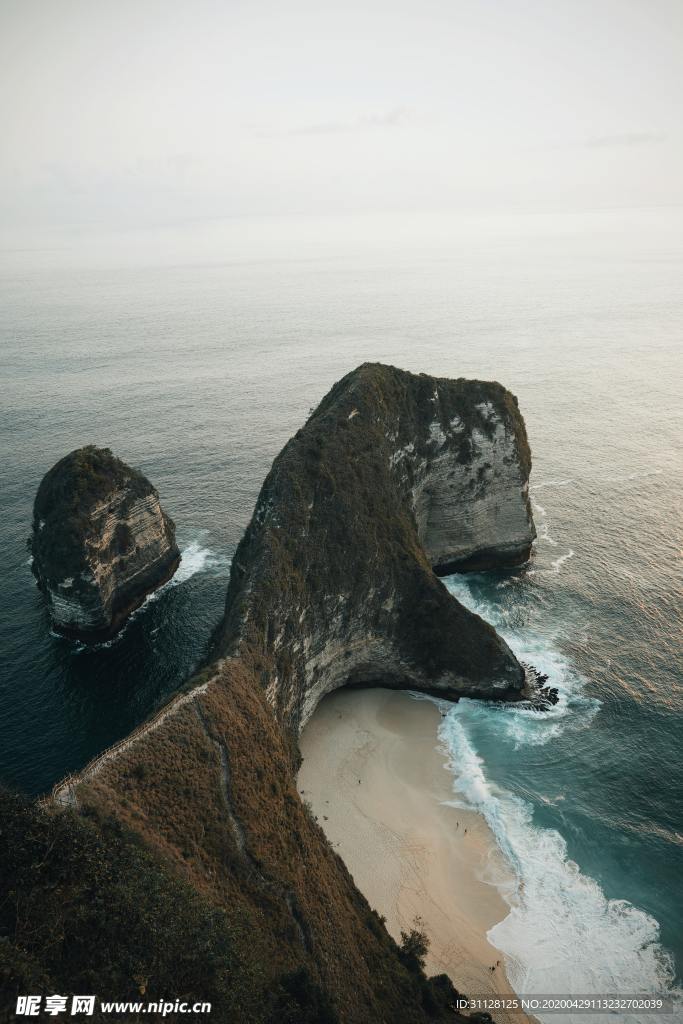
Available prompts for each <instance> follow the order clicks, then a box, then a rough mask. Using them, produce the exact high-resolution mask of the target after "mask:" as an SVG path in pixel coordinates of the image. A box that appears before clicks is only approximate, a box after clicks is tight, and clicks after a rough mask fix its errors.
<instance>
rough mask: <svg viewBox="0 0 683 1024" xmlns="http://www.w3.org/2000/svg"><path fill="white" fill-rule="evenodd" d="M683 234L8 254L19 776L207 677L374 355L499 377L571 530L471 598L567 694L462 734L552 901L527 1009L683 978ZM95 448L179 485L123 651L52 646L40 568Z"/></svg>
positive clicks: (524, 982)
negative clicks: (262, 554)
mask: <svg viewBox="0 0 683 1024" xmlns="http://www.w3.org/2000/svg"><path fill="white" fill-rule="evenodd" d="M682 226H683V213H682V211H680V210H674V211H671V210H655V211H630V212H622V211H606V212H596V213H592V214H581V215H578V214H577V215H571V216H570V215H564V216H552V217H551V216H541V215H534V216H528V217H521V216H520V217H500V218H496V217H487V218H483V217H482V218H474V217H472V218H469V219H468V220H467V221H464V220H463V221H459V220H458V219H457V218H452V219H451V220H450V221H448V222H443V223H442V222H438V223H437V224H436V225H430V227H429V230H427V229H426V228H423V227H420V226H417V227H416V226H415V225H411V226H410V231H409V230H408V229H407V228H405V227H404V226H403V225H399V226H397V225H396V224H390V223H388V221H387V222H386V223H384V222H381V221H380V222H378V223H376V224H374V226H373V225H371V224H369V223H362V224H361V223H358V224H356V225H354V224H352V223H348V224H346V225H345V226H344V229H343V230H341V229H339V230H337V231H336V234H335V231H334V230H333V229H332V228H331V227H330V229H329V231H328V230H327V229H326V230H325V231H322V232H321V231H320V230H316V231H313V229H312V228H311V226H310V225H308V224H306V223H302V224H300V225H298V226H297V225H281V226H280V227H279V228H278V230H277V231H276V232H275V233H274V235H273V237H272V238H270V240H269V238H268V233H267V231H266V230H265V229H264V227H263V225H260V226H259V225H257V226H249V225H245V224H223V225H218V226H216V227H215V228H211V229H209V228H206V227H202V228H201V229H193V230H192V231H191V230H190V229H189V228H188V229H187V232H186V233H185V234H184V233H183V232H181V231H175V232H173V233H166V234H164V233H163V232H161V233H158V234H157V235H155V236H151V235H150V236H149V237H144V238H143V237H136V238H134V239H133V238H131V239H126V238H121V239H118V240H117V241H116V244H114V243H113V242H112V241H111V239H109V240H106V239H105V240H100V241H99V242H98V243H97V244H95V243H94V242H93V241H92V240H89V239H87V238H86V239H84V238H80V239H67V240H64V239H57V238H54V239H52V240H51V241H50V244H49V245H47V244H46V245H45V246H44V247H42V248H40V247H39V248H38V249H32V250H21V251H19V250H16V249H15V250H12V249H5V250H3V251H2V253H0V270H1V271H2V276H1V285H0V287H1V299H0V343H1V346H2V363H3V380H4V385H3V401H2V408H1V411H0V432H1V435H2V453H3V455H2V461H3V473H2V475H3V489H2V497H1V502H2V515H1V516H0V532H1V536H0V544H1V549H2V552H3V587H2V594H1V597H0V657H1V660H2V665H3V672H2V678H1V681H0V777H1V778H2V780H3V781H4V782H5V783H8V784H10V785H13V786H17V787H20V788H22V789H24V790H26V791H27V792H29V793H32V794H35V793H40V792H44V791H45V790H47V789H48V788H49V787H50V786H51V785H52V784H53V783H54V782H55V781H57V780H58V779H59V778H60V777H62V776H63V775H64V774H65V773H67V772H69V771H71V770H74V769H77V768H79V767H81V766H82V765H83V764H84V763H85V762H87V761H88V760H89V759H90V758H91V757H92V756H94V755H95V754H97V753H98V752H99V751H100V750H102V749H103V748H104V747H105V746H107V745H109V744H111V743H112V742H114V741H115V740H117V739H119V738H120V737H121V736H123V735H125V734H126V732H128V731H129V730H130V729H131V728H132V727H133V726H134V725H135V724H136V723H137V722H139V721H140V720H141V719H143V718H144V717H146V716H147V715H148V714H149V712H150V711H151V710H152V709H153V708H154V707H155V706H156V705H157V704H158V703H159V702H160V701H163V700H164V699H165V698H167V697H168V696H169V695H170V694H171V693H172V692H173V690H174V689H175V688H176V687H177V686H178V685H179V684H180V683H182V681H183V680H184V679H185V678H186V677H187V675H188V674H189V673H190V672H191V671H192V670H193V668H194V667H196V666H197V665H198V664H199V663H200V662H201V660H202V659H203V658H204V657H205V656H206V654H207V651H208V646H209V640H210V635H211V631H212V628H213V626H214V625H215V623H216V622H217V620H218V618H219V616H220V614H221V609H222V605H223V601H224V594H225V589H226V584H227V579H228V575H229V571H230V568H229V567H230V558H231V555H232V553H233V551H234V549H235V546H236V544H237V542H238V540H239V537H240V535H241V532H242V530H243V529H244V527H245V526H246V524H247V522H248V520H249V517H250V515H251V511H252V508H253V504H254V501H255V498H256V495H257V493H258V489H259V487H260V485H261V482H262V480H263V477H264V476H265V474H266V472H267V470H268V468H269V466H270V463H271V461H272V459H273V457H274V456H275V455H276V454H277V452H278V450H279V449H280V447H281V446H282V445H283V444H284V442H285V441H286V440H287V439H288V437H289V436H291V434H292V433H293V432H294V431H295V430H296V429H297V428H298V427H299V426H300V424H301V423H302V421H303V420H304V419H305V418H306V416H307V414H308V411H309V409H310V408H311V407H313V406H315V405H316V404H317V402H318V401H319V400H320V398H321V397H322V396H323V394H324V393H325V392H326V391H327V390H328V388H329V387H330V386H331V384H332V383H333V382H334V381H335V380H336V379H337V378H339V377H340V376H342V375H343V374H344V373H345V372H347V371H348V370H349V369H351V368H353V367H354V366H355V365H357V364H358V363H360V362H363V361H365V360H369V359H372V360H382V361H385V362H391V363H394V364H396V365H399V366H402V367H405V368H407V369H411V370H414V371H425V372H429V373H435V374H439V375H442V376H452V377H456V376H477V377H481V378H485V379H497V380H500V381H501V382H502V383H504V384H505V385H507V386H508V387H509V388H510V389H511V390H513V391H514V392H515V393H516V394H517V396H518V398H519V402H520V407H521V409H522V411H523V413H524V415H525V418H526V422H527V428H528V432H529V437H530V441H531V445H532V450H533V456H534V469H533V475H532V481H531V486H532V490H531V494H532V498H533V504H534V514H535V518H536V523H537V527H538V533H539V539H538V543H537V544H536V546H535V550H534V553H533V557H532V560H531V562H530V564H529V565H528V566H526V567H524V568H522V569H520V570H519V571H515V572H508V573H502V574H496V573H491V574H486V575H476V576H467V577H453V578H451V579H450V580H448V581H447V585H448V586H449V587H450V589H451V590H452V592H453V593H454V594H456V596H457V597H458V598H459V599H460V600H462V601H463V602H464V603H465V604H467V605H468V606H469V607H471V608H473V609H475V610H476V611H477V612H479V613H480V614H481V615H482V616H484V617H485V618H487V619H488V620H489V621H491V622H493V623H494V624H495V625H496V627H497V628H498V629H499V630H500V631H501V632H502V633H503V634H504V636H505V637H506V638H507V639H508V641H509V642H510V644H511V645H512V647H513V648H514V650H515V651H516V652H517V653H518V655H519V656H520V657H522V658H523V659H524V660H528V661H530V662H532V663H533V664H534V665H535V666H537V667H538V668H540V669H542V670H543V671H545V672H547V673H548V675H549V677H550V682H551V684H552V685H553V686H557V687H558V688H559V690H560V693H561V700H560V703H559V704H558V706H557V707H556V708H555V709H554V710H553V711H552V712H551V713H550V714H548V715H544V716H538V715H534V714H533V713H525V712H522V711H518V710H515V709H509V708H494V707H491V706H488V705H484V704H480V703H477V702H471V701H463V702H461V703H460V704H459V705H458V706H457V707H455V708H454V709H453V710H451V711H450V712H449V714H448V716H447V717H446V718H445V719H444V720H443V725H442V731H441V739H442V741H443V742H444V743H445V744H446V745H447V747H448V750H449V752H450V757H451V762H452V771H453V777H454V800H456V801H462V802H465V803H467V804H469V805H471V806H475V807H477V808H478V809H479V810H480V811H481V812H482V813H483V814H485V816H486V817H487V819H488V820H489V823H490V824H491V826H492V828H493V830H494V832H495V834H496V837H497V840H498V842H499V844H500V845H501V848H502V850H503V852H504V853H505V855H506V856H507V858H508V859H509V861H510V863H511V864H512V866H513V868H514V870H515V872H516V875H517V877H518V879H519V884H520V886H521V889H520V891H521V893H522V895H523V899H522V900H521V901H520V900H518V903H517V905H516V906H515V907H513V909H512V910H511V913H510V915H509V916H508V917H507V918H506V920H505V921H503V922H501V923H500V924H499V925H498V926H496V928H494V930H493V935H492V939H493V941H494V942H495V943H496V944H497V945H498V946H499V948H501V949H503V950H504V951H505V954H506V957H507V960H508V963H509V966H510V974H511V978H512V981H513V984H515V985H516V986H517V987H518V989H519V990H524V991H527V992H529V991H539V992H540V991H543V992H546V993H552V992H564V991H582V992H589V991H594V992H613V991H624V990H628V991H643V992H647V991H650V990H652V989H653V988H659V987H661V986H662V985H676V984H680V974H681V969H682V967H683V893H682V888H683V886H682V879H683V765H682V763H681V746H682V744H681V741H682V739H683V729H682V722H683V690H682V688H681V660H680V659H681V632H682V630H681V600H680V598H681V587H680V584H681V565H682V560H681V556H682V554H683V552H682V551H681V540H680V536H677V532H676V531H677V530H678V528H679V525H680V511H681V498H682V497H683V474H682V473H681V468H682V467H681V449H680V439H681V409H682V403H681V381H682V380H683V365H682V363H683V359H682V356H681V353H682V351H683V344H682V343H683V287H682V285H683V231H681V227H682ZM85 443H95V444H99V445H109V446H110V447H111V448H112V449H113V450H114V451H115V452H116V453H117V454H118V455H120V456H121V457H122V458H124V459H125V460H126V461H128V462H131V463H132V464H133V465H136V466H139V467H140V468H141V469H142V470H143V471H144V472H145V473H146V474H148V475H149V477H150V478H151V479H152V481H153V482H154V483H155V485H156V486H157V487H158V489H159V491H160V494H161V497H162V501H163V504H164V506H165V508H166V509H167V510H168V512H169V513H170V514H171V516H172V517H173V518H174V519H175V521H176V523H177V527H178V537H179V541H180V545H181V548H182V550H183V562H182V565H181V569H180V571H179V573H178V575H177V576H176V578H175V579H174V580H173V581H172V582H171V583H170V584H169V585H167V586H166V587H165V588H164V589H163V590H162V591H161V592H159V593H158V594H157V595H155V596H154V598H153V599H152V600H150V601H148V603H147V604H146V605H145V606H144V607H143V608H142V609H140V611H139V612H138V613H136V615H135V616H134V618H133V619H132V621H131V622H130V623H129V624H128V626H127V628H126V629H125V630H124V632H123V633H122V634H120V636H119V637H117V638H116V639H115V641H113V642H111V643H110V644H108V645H106V646H103V647H100V648H97V649H94V650H91V649H87V650H86V649H83V648H81V647H79V645H77V644H74V643H72V642H69V641H66V640H64V639H60V638H58V637H56V636H54V635H52V634H51V633H50V631H49V626H48V622H47V620H46V616H45V610H44V607H43V604H42V600H41V596H40V594H39V592H38V591H37V589H36V587H35V584H34V581H33V578H32V576H31V573H30V568H29V564H28V561H27V557H28V556H27V551H26V538H27V535H28V532H29V528H30V520H31V505H32V500H33V496H34V494H35V490H36V488H37V486H38V483H39V481H40V479H41V477H42V475H43V473H44V472H45V471H46V470H47V469H48V468H49V467H50V466H51V465H52V464H53V463H54V462H55V461H56V460H57V459H58V458H60V457H61V456H62V455H64V454H65V453H66V452H68V451H70V450H71V449H73V448H75V447H77V446H80V445H82V444H85ZM518 895H519V893H518ZM669 1019H670V1018H669Z"/></svg>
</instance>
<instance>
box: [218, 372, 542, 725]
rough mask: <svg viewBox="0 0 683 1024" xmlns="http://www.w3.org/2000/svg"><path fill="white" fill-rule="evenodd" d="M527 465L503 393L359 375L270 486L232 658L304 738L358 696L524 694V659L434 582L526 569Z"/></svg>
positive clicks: (239, 591) (334, 398) (247, 554)
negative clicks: (318, 719)
mask: <svg viewBox="0 0 683 1024" xmlns="http://www.w3.org/2000/svg"><path fill="white" fill-rule="evenodd" d="M530 468H531V456H530V452H529V446H528V443H527V439H526V431H525V428H524V421H523V419H522V416H521V414H520V412H519V409H518V407H517V402H516V400H515V398H514V397H513V396H512V395H511V394H510V392H509V391H506V389H505V388H503V387H502V386H501V385H500V384H495V383H484V382H481V381H470V380H463V379H460V380H446V379H441V378H435V377H428V376H426V375H422V374H421V375H419V376H416V375H414V374H411V373H407V372H405V371H403V370H398V369H396V368H394V367H391V366H383V365H380V364H365V365H363V366H361V367H359V368H358V369H357V370H354V371H353V372H352V373H350V374H349V375H348V376H347V377H345V378H344V379H343V380H341V381H340V382H339V383H338V384H336V385H335V386H334V387H333V388H332V390H331V392H330V393H329V394H328V395H327V397H326V398H325V399H324V400H323V401H322V402H321V404H320V406H319V407H318V408H317V409H316V410H315V412H314V413H313V415H312V416H311V417H310V419H309V420H308V422H307V423H306V425H305V427H303V428H302V429H301V430H300V431H298V433H297V434H296V436H295V437H294V438H292V440H291V441H290V442H289V444H288V445H286V447H285V448H284V449H283V451H282V452H281V454H280V455H279V456H278V458H277V459H276V460H275V463H274V464H273V468H272V470H271V472H270V473H269V475H268V477H267V478H266V481H265V483H264V485H263V488H262V490H261V494H260V496H259V499H258V502H257V504H256V509H255V511H254V515H253V518H252V521H251V523H250V525H249V527H248V529H247V531H246V534H245V536H244V538H243V540H242V541H241V543H240V545H239V547H238V549H237V552H236V554H235V558H234V561H233V569H232V574H231V579H230V586H229V590H228V597H227V605H226V614H225V620H224V623H223V625H222V627H221V630H220V632H219V638H218V648H219V651H220V653H221V654H222V655H228V656H240V657H246V658H248V659H249V660H250V661H252V662H253V661H254V660H255V659H256V660H258V663H259V672H260V678H261V680H262V685H263V686H264V688H265V690H266V694H267V696H268V699H269V701H270V702H271V704H272V705H273V707H274V708H275V710H276V713H277V715H278V717H279V718H280V719H281V720H283V721H284V722H286V723H287V724H288V725H289V726H290V727H292V728H293V729H294V731H297V730H298V729H300V728H301V727H302V726H303V724H304V723H305V722H306V720H307V719H308V718H309V717H310V715H311V714H312V713H313V710H314V708H315V706H316V704H317V703H318V701H319V700H320V699H321V698H322V697H323V696H324V695H325V694H326V693H329V692H330V691H332V690H334V689H336V688H337V687H339V686H345V685H373V684H374V685H381V686H390V687H403V688H410V689H415V690H423V691H426V692H428V693H432V694H437V695H439V696H443V697H446V698H451V699H453V698H458V697H460V696H472V697H475V696H476V697H490V698H494V699H503V700H515V699H520V698H521V697H522V696H523V695H524V694H525V682H526V675H525V671H524V668H523V666H521V665H520V664H519V662H518V661H517V659H516V658H515V656H514V654H513V653H512V651H511V650H510V648H509V647H508V646H507V644H506V643H505V641H504V640H503V639H502V638H501V637H499V636H498V634H497V633H496V632H495V630H494V629H493V628H492V627H491V626H490V625H489V624H488V623H486V622H484V621H483V620H482V619H481V618H480V617H479V616H477V615H475V614H473V613H471V612H470V611H468V610H467V609H465V608H464V607H463V606H462V605H461V604H459V602H458V601H456V600H455V598H454V597H452V595H451V594H449V593H448V591H447V590H446V588H445V587H444V586H443V584H442V583H441V582H440V581H439V580H438V579H437V578H436V575H435V572H436V573H442V574H443V573H446V572H451V571H454V570H455V569H457V570H460V571H465V570H470V569H483V568H497V567H506V566H510V565H516V564H518V563H520V562H522V561H524V560H526V559H527V558H528V556H529V552H530V550H531V544H532V542H533V540H534V538H535V536H536V533H535V529H534V524H533V519H532V516H531V509H530V504H529V497H528V479H529V471H530Z"/></svg>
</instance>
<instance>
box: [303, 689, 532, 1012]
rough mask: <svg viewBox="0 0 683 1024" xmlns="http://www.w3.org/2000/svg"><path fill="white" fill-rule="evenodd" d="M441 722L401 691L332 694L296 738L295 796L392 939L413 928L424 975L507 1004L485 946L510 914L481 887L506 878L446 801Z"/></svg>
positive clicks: (486, 842) (498, 958)
mask: <svg viewBox="0 0 683 1024" xmlns="http://www.w3.org/2000/svg"><path fill="white" fill-rule="evenodd" d="M438 725H439V712H438V710H437V708H436V707H435V705H433V704H431V703H429V702H428V701H420V700H415V699H414V698H412V697H410V696H409V695H408V694H406V693H400V692H394V691H390V690H379V689H377V690H339V691H337V692H336V693H333V694H331V695H330V696H329V697H327V698H325V700H324V701H323V702H322V703H321V704H320V706H319V707H318V709H317V710H316V712H315V714H314V715H313V717H312V719H311V721H310V722H309V723H308V725H307V726H306V728H305V729H304V732H303V735H302V737H301V752H302V754H303V757H304V762H303V765H302V767H301V771H300V772H299V783H298V784H299V791H300V793H301V794H302V797H303V799H304V800H307V801H308V802H309V803H310V804H311V806H312V808H313V811H314V813H315V814H316V815H317V817H318V819H319V821H320V823H321V825H322V826H323V828H324V830H325V833H326V834H327V836H328V838H329V840H330V842H331V843H332V845H333V846H334V848H335V849H336V850H337V851H338V853H339V854H340V855H341V856H342V858H343V859H344V862H345V863H346V865H347V867H348V869H349V871H350V872H351V874H352V875H353V877H354V880H355V882H356V885H357V886H358V888H359V889H360V890H361V892H362V893H363V894H364V895H365V897H366V899H367V900H368V902H369V903H370V905H371V906H372V907H374V908H375V910H377V912H378V913H380V914H382V915H383V916H384V917H385V918H386V922H387V928H388V929H389V932H390V933H391V934H392V935H393V936H394V938H395V939H397V940H400V937H401V931H402V930H403V931H409V930H410V928H412V927H413V926H414V922H415V920H416V919H419V920H420V925H419V927H420V928H421V929H423V930H424V931H425V932H426V934H427V936H428V938H429V940H430V949H429V954H428V958H427V972H428V973H429V974H439V973H446V974H448V975H449V976H450V978H451V979H452V981H453V983H454V985H455V986H456V988H457V989H458V990H459V991H461V992H464V993H467V994H468V995H471V996H474V995H489V994H490V995H495V994H499V995H509V996H511V995H512V994H513V993H512V990H511V988H510V986H509V984H508V980H507V977H506V975H505V969H504V965H503V955H502V953H500V952H499V951H498V950H497V949H495V948H494V947H493V946H492V945H491V944H490V943H489V942H488V940H487V938H486V933H487V931H488V929H489V928H491V927H492V926H493V925H494V924H496V923H497V922H498V921H501V920H502V919H503V918H504V917H505V916H506V915H507V913H508V909H509V908H508V906H507V904H506V903H505V901H504V900H503V898H502V897H501V895H500V892H499V890H498V889H497V888H496V886H495V885H493V884H491V883H490V882H487V881H484V880H483V879H484V876H486V877H488V878H493V877H495V879H496V880H497V881H499V882H503V883H504V884H505V883H507V884H510V885H512V884H513V880H512V878H511V875H510V872H509V870H508V868H507V866H506V865H505V863H504V861H503V859H502V857H501V855H500V853H499V851H498V848H497V846H496V844H495V840H494V838H493V836H492V834H491V832H490V830H489V828H488V826H487V824H486V822H485V821H484V820H483V818H481V817H480V816H479V815H478V814H475V813H473V812H471V811H463V810H460V809H459V808H453V807H448V806H446V805H445V804H444V803H443V801H445V800H450V799H453V792H452V778H451V776H450V773H449V772H448V771H447V769H446V768H445V767H444V764H445V761H446V754H445V752H442V751H441V750H439V749H438V739H437V729H438ZM496 963H498V964H499V966H497V967H496V969H495V970H494V971H491V969H490V968H491V967H492V966H493V965H495V964H496ZM493 1016H494V1018H495V1019H496V1020H497V1021H499V1022H504V1021H507V1020H509V1021H510V1022H512V1021H514V1022H516V1024H520V1022H521V1021H524V1020H525V1018H524V1017H523V1015H521V1014H515V1015H507V1014H505V1013H502V1012H500V1011H496V1012H495V1013H494V1014H493Z"/></svg>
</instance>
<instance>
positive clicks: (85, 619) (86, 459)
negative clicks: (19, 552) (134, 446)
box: [29, 445, 180, 643]
mask: <svg viewBox="0 0 683 1024" xmlns="http://www.w3.org/2000/svg"><path fill="white" fill-rule="evenodd" d="M29 544H30V548H31V551H32V554H33V572H34V575H35V576H36V579H37V580H38V585H39V587H40V589H41V590H42V591H43V593H44V594H45V597H46V599H47V602H48V607H49V611H50V616H51V619H52V623H53V625H54V628H55V629H56V630H57V631H58V632H60V633H63V634H64V635H66V636H70V637H74V638H77V639H79V640H82V641H84V642H90V643H93V642H100V641H102V640H106V639H109V638H110V637H112V636H113V635H114V634H115V633H116V632H117V631H118V630H119V629H120V628H121V626H122V625H123V624H124V622H125V621H126V619H127V618H128V616H129V615H130V613H131V612H132V611H134V610H135V609H136V608H137V607H139V605H140V604H142V602H143V601H144V599H145V597H146V596H147V595H148V594H150V593H152V591H154V590H156V589H157V588H158V587H160V586H161V585H162V584H163V583H165V582H166V581H167V580H169V579H170V578H171V577H172V576H173V574H174V573H175V571H176V569H177V568H178V565H179V563H180V551H179V550H178V546H177V544H176V542H175V526H174V524H173V522H172V520H171V519H170V518H169V517H168V516H167V515H166V513H165V512H164V511H163V509H162V508H161V505H160V503H159V495H158V493H157V491H156V490H155V488H154V487H153V486H152V484H151V483H150V482H149V480H148V479H147V478H146V477H145V476H143V474H142V473H140V472H139V470H136V469H131V467H130V466H127V465H126V464H125V463H124V462H122V461H121V460H120V459H117V458H116V456H115V455H113V454H112V452H111V451H110V449H109V448H96V447H94V446H93V445H88V446H86V447H85V448H79V449H77V450H76V451H73V452H71V454H70V455H67V456H65V458H63V459H60V461H59V462H58V463H56V465H54V466H53V467H52V469H50V470H49V471H48V472H47V473H46V474H45V476H44V477H43V480H42V482H41V484H40V487H39V488H38V493H37V495H36V499H35V503H34V506H33V532H32V535H31V538H30V541H29Z"/></svg>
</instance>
